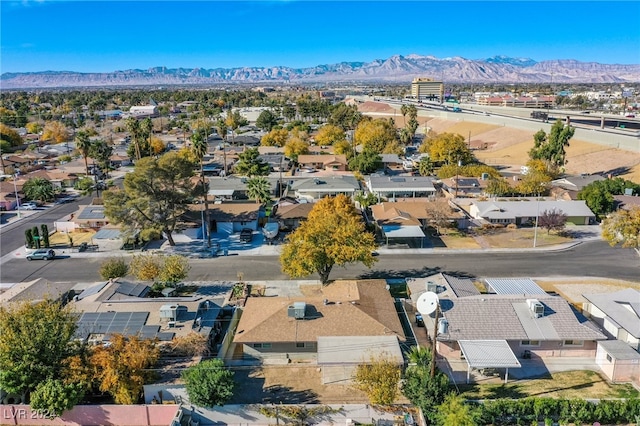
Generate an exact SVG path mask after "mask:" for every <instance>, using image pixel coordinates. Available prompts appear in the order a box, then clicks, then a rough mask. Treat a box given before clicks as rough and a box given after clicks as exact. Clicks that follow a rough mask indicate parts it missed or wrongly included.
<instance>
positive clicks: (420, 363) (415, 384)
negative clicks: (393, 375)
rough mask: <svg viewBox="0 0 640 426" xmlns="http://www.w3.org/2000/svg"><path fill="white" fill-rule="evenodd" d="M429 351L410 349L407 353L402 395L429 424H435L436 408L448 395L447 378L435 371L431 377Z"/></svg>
mask: <svg viewBox="0 0 640 426" xmlns="http://www.w3.org/2000/svg"><path fill="white" fill-rule="evenodd" d="M432 358H433V357H432V356H431V351H429V349H426V348H419V349H417V348H416V349H412V351H411V352H410V353H409V366H408V367H407V369H406V370H405V372H404V380H403V382H402V393H403V394H404V396H406V397H407V398H408V399H409V401H411V403H412V404H413V405H416V406H418V407H420V408H421V409H422V411H423V413H424V414H425V416H426V417H427V419H429V421H430V424H437V413H438V411H437V409H436V407H437V406H438V405H440V404H442V402H443V401H444V398H445V396H446V395H448V394H449V393H450V391H451V390H450V388H449V378H448V377H447V375H446V374H444V373H442V372H441V371H440V370H438V369H435V374H434V376H433V377H431V362H432Z"/></svg>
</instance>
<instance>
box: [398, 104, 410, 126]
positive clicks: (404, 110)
mask: <svg viewBox="0 0 640 426" xmlns="http://www.w3.org/2000/svg"><path fill="white" fill-rule="evenodd" d="M400 113H402V120H403V121H404V125H405V126H406V125H407V114H408V113H409V105H407V104H402V106H401V107H400Z"/></svg>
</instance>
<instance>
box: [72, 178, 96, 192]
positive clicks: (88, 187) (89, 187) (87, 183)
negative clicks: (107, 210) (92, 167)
mask: <svg viewBox="0 0 640 426" xmlns="http://www.w3.org/2000/svg"><path fill="white" fill-rule="evenodd" d="M94 187H95V181H94V180H93V179H92V178H90V177H83V178H80V179H78V180H77V181H76V183H75V184H74V185H73V188H74V189H76V190H78V191H80V192H81V193H82V195H90V194H91V193H92V192H93V188H94Z"/></svg>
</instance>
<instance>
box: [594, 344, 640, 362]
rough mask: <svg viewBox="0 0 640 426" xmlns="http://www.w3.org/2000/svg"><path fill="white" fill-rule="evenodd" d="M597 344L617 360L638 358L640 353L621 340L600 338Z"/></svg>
mask: <svg viewBox="0 0 640 426" xmlns="http://www.w3.org/2000/svg"><path fill="white" fill-rule="evenodd" d="M598 345H600V346H602V349H604V350H605V351H606V352H607V353H608V354H609V355H611V356H612V357H613V358H615V359H617V360H621V361H622V360H634V359H635V360H640V353H638V352H636V351H635V350H634V349H633V348H632V347H631V346H629V345H628V344H626V343H625V342H623V341H622V340H601V341H599V342H598Z"/></svg>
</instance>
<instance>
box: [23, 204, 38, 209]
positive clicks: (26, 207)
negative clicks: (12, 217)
mask: <svg viewBox="0 0 640 426" xmlns="http://www.w3.org/2000/svg"><path fill="white" fill-rule="evenodd" d="M37 208H38V205H37V204H36V203H24V204H20V209H22V210H35V209H37Z"/></svg>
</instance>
